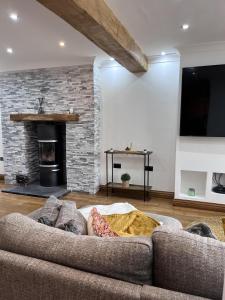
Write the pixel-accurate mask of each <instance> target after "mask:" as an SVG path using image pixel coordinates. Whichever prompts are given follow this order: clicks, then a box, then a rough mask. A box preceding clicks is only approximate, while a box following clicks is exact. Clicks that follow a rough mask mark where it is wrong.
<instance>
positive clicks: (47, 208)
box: [32, 196, 62, 226]
mask: <svg viewBox="0 0 225 300" xmlns="http://www.w3.org/2000/svg"><path fill="white" fill-rule="evenodd" d="M61 205H62V201H61V200H59V199H57V198H56V197H55V196H50V197H49V198H48V199H47V200H46V202H45V204H44V206H43V207H42V208H41V209H40V210H39V214H38V215H37V214H36V215H33V216H32V218H33V219H34V220H36V221H37V222H40V223H43V224H46V225H49V226H55V223H56V220H57V218H58V215H59V210H60V207H61Z"/></svg>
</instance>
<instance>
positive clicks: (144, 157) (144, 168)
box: [144, 155, 146, 201]
mask: <svg viewBox="0 0 225 300" xmlns="http://www.w3.org/2000/svg"><path fill="white" fill-rule="evenodd" d="M145 166H146V156H145V155H144V201H145V196H146V191H145V190H146V184H145V181H146V180H145V172H146V171H145Z"/></svg>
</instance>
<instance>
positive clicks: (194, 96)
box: [180, 65, 225, 137]
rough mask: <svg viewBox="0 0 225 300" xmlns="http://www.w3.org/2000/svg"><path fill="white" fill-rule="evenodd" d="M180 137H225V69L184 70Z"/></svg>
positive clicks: (216, 67) (197, 68)
mask: <svg viewBox="0 0 225 300" xmlns="http://www.w3.org/2000/svg"><path fill="white" fill-rule="evenodd" d="M180 136H209V137H225V65H216V66H205V67H194V68H184V69H183V74H182V94H181V116H180Z"/></svg>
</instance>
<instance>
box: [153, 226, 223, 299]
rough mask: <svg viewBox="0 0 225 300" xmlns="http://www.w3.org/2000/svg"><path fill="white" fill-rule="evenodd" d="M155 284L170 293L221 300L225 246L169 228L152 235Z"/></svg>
mask: <svg viewBox="0 0 225 300" xmlns="http://www.w3.org/2000/svg"><path fill="white" fill-rule="evenodd" d="M152 239H153V248H154V262H153V265H154V270H153V278H154V281H153V284H154V285H156V286H158V287H162V288H165V289H169V290H174V291H179V292H183V293H187V294H191V295H196V296H202V297H206V298H210V299H221V298H222V292H223V278H224V269H225V243H223V242H220V241H217V240H214V239H212V238H206V237H201V236H198V235H194V234H191V233H188V232H186V231H184V230H179V229H175V228H170V227H165V226H162V227H158V228H156V229H155V231H154V232H153V236H152Z"/></svg>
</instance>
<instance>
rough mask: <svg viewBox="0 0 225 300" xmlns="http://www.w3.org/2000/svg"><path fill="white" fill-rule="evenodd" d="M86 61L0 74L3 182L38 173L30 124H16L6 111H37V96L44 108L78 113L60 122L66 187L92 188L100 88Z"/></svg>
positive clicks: (96, 176)
mask: <svg viewBox="0 0 225 300" xmlns="http://www.w3.org/2000/svg"><path fill="white" fill-rule="evenodd" d="M95 76H97V71H94V67H93V65H92V64H89V65H81V66H73V67H60V68H58V67H57V68H48V69H36V70H28V71H17V72H8V73H1V74H0V91H1V93H0V101H1V113H2V131H3V148H4V165H5V166H4V167H5V175H6V176H5V178H6V182H7V183H15V175H16V174H17V173H23V174H27V175H29V176H30V178H31V179H32V180H34V179H36V178H37V176H38V161H37V159H38V153H37V151H38V147H37V137H36V131H35V126H34V124H33V123H26V124H24V123H16V122H12V121H10V119H9V115H10V114H11V113H35V112H37V103H38V102H37V98H38V97H42V96H43V97H45V102H44V106H43V107H44V110H45V112H46V113H52V112H55V113H65V112H68V110H69V109H70V108H74V111H75V112H76V113H78V114H80V120H79V122H68V123H67V124H66V159H67V188H68V190H75V191H84V192H90V193H95V192H96V191H97V189H98V185H99V173H100V167H99V166H100V131H101V128H100V124H101V93H100V89H99V84H98V77H96V78H95Z"/></svg>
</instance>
